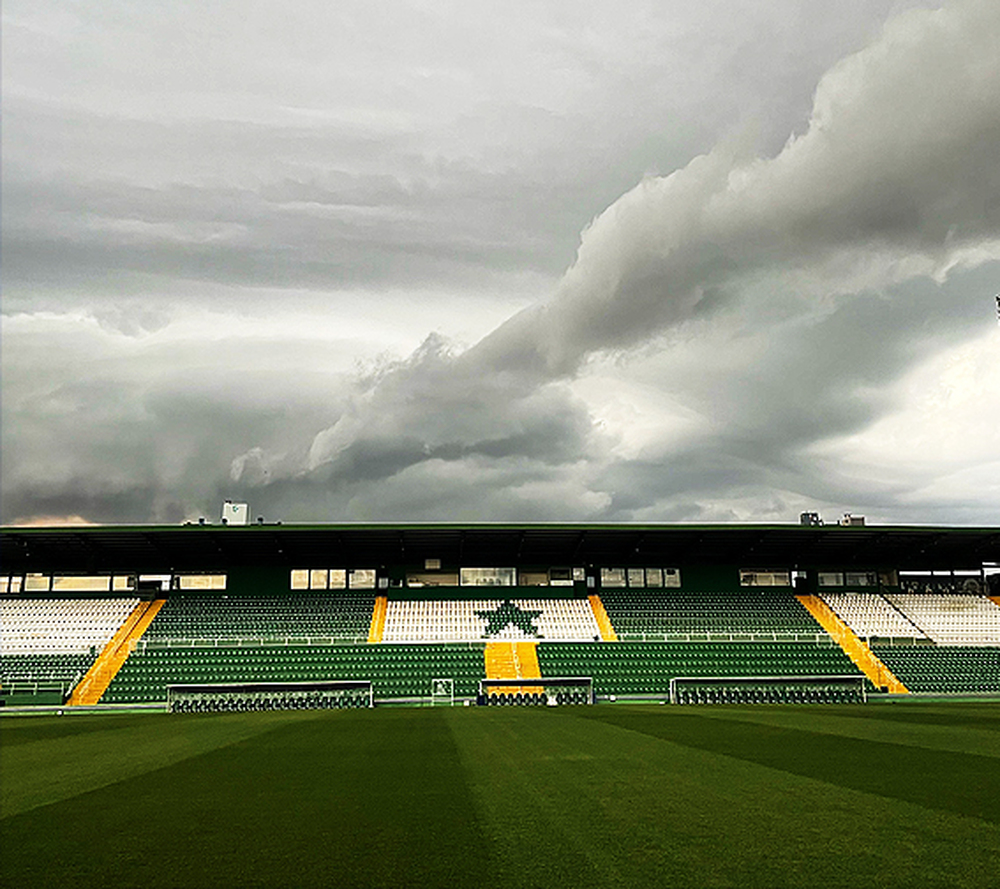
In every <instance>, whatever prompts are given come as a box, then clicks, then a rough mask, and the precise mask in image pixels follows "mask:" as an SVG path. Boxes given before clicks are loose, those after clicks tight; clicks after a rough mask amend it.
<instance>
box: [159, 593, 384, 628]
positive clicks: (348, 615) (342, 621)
mask: <svg viewBox="0 0 1000 889" xmlns="http://www.w3.org/2000/svg"><path fill="white" fill-rule="evenodd" d="M374 604H375V595H374V593H356V592H344V593H338V594H336V595H328V594H326V593H323V594H318V593H312V594H290V595H287V596H253V597H250V596H247V597H239V596H207V595H178V594H176V593H174V594H173V595H171V596H170V598H168V599H167V601H166V604H165V605H164V606H163V608H162V610H161V611H160V613H159V614H158V615H157V617H156V620H154V621H153V623H152V624H151V625H150V627H149V629H148V630H147V631H146V638H148V639H218V638H227V639H234V638H250V639H254V638H257V639H259V638H273V637H288V636H294V637H306V636H322V637H328V638H333V639H357V638H361V637H366V636H367V634H368V624H369V621H370V620H371V614H372V608H373V606H374Z"/></svg>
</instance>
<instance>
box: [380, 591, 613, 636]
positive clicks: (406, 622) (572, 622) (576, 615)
mask: <svg viewBox="0 0 1000 889" xmlns="http://www.w3.org/2000/svg"><path fill="white" fill-rule="evenodd" d="M503 601H504V600H501V599H464V600H447V599H442V600H423V601H399V600H390V601H389V603H388V608H387V610H386V617H385V629H384V631H383V633H382V641H383V642H482V641H484V640H487V641H490V640H495V641H502V642H541V641H546V642H552V641H556V642H592V641H593V640H594V638H595V637H599V636H600V634H601V630H600V628H599V627H598V626H597V621H596V620H595V618H594V612H593V611H592V610H591V608H590V602H589V601H588V600H586V599H514V600H512V601H513V604H514V605H516V606H517V607H518V608H520V609H521V610H522V611H540V612H541V614H540V615H539V616H538V617H537V618H535V619H534V621H533V626H534V627H536V628H537V630H538V635H537V636H533V635H531V634H529V633H525V632H524V631H523V630H522V629H520V628H519V627H517V626H514V625H513V624H507V626H505V627H503V628H502V629H500V630H499V632H497V633H496V634H495V635H491V636H487V635H486V627H487V621H486V619H485V618H482V617H479V616H478V615H477V614H476V612H477V611H480V612H485V611H495V610H496V609H497V608H499V607H500V606H501V605H502V604H503Z"/></svg>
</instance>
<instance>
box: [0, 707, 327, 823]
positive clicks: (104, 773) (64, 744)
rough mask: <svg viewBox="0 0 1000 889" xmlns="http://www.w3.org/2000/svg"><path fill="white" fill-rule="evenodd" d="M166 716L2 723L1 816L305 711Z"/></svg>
mask: <svg viewBox="0 0 1000 889" xmlns="http://www.w3.org/2000/svg"><path fill="white" fill-rule="evenodd" d="M259 716H260V717H261V718H259V719H253V720H248V719H246V718H244V717H242V716H239V715H236V714H233V715H219V716H215V717H201V718H199V717H192V718H191V719H190V720H180V721H179V720H178V719H176V718H171V717H169V716H166V715H165V714H162V713H160V714H145V715H136V714H115V715H94V716H74V717H56V716H51V717H30V718H16V717H3V719H0V745H2V747H3V756H2V757H0V816H2V817H4V818H6V817H8V816H9V815H15V814H18V813H20V812H26V811H28V810H30V809H33V808H35V807H37V806H43V805H47V804H49V803H53V802H57V801H59V800H63V799H69V798H70V797H73V796H76V795H77V794H80V793H86V792H87V791H90V790H96V789H97V788H99V787H104V786H105V785H108V784H114V783H116V782H118V781H122V780H125V779H126V778H130V777H134V776H137V775H142V774H145V773H146V772H150V771H153V770H155V769H160V768H163V767H164V766H166V765H170V764H171V763H176V762H181V761H183V760H185V759H189V758H190V757H192V756H199V755H201V754H203V753H206V752H208V751H210V750H216V749H218V748H220V747H225V746H227V745H229V744H233V743H236V742H238V741H241V740H244V739H245V738H249V737H253V736H254V735H259V734H261V733H262V732H266V731H270V730H271V729H273V728H275V727H277V726H279V725H282V724H284V723H286V722H287V721H288V720H289V718H290V717H291V718H297V719H299V720H301V719H302V718H311V714H306V713H302V714H294V715H292V714H281V715H279V714H259Z"/></svg>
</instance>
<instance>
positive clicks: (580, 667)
mask: <svg viewBox="0 0 1000 889" xmlns="http://www.w3.org/2000/svg"><path fill="white" fill-rule="evenodd" d="M538 660H539V663H540V664H541V667H542V675H543V676H591V677H592V678H593V680H594V690H595V692H596V693H597V694H598V695H612V694H614V695H628V694H666V692H667V691H668V690H669V686H670V680H671V679H672V678H674V677H679V676H681V677H683V676H688V677H699V676H704V677H722V676H734V677H752V676H757V677H792V676H855V675H858V676H860V675H861V674H860V672H859V671H858V668H857V667H855V665H854V664H853V663H852V662H851V659H850V658H849V657H848V656H847V655H846V654H844V652H843V651H842V650H841V649H840V648H838V647H836V646H834V645H831V644H825V645H821V644H817V643H815V642H745V643H744V642H617V643H615V642H609V643H599V644H589V645H587V644H573V643H563V644H557V643H541V644H540V645H539V646H538Z"/></svg>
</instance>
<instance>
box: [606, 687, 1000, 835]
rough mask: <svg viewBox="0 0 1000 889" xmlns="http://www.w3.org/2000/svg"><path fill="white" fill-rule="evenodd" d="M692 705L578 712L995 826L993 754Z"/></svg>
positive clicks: (997, 780)
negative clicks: (748, 718) (744, 717)
mask: <svg viewBox="0 0 1000 889" xmlns="http://www.w3.org/2000/svg"><path fill="white" fill-rule="evenodd" d="M724 712H725V711H724V709H722V708H718V709H717V710H715V715H711V714H709V715H705V714H702V713H699V711H698V709H697V708H690V709H683V710H682V709H681V708H671V709H670V710H665V709H664V708H659V709H653V708H649V707H613V708H612V707H606V708H591V709H590V710H589V711H588V712H587V713H586V717H587V718H590V719H597V720H601V721H604V722H608V723H611V724H613V725H617V726H620V727H622V728H626V729H628V730H630V731H636V732H642V733H644V734H650V735H653V736H655V737H659V738H663V739H665V740H668V741H670V742H672V743H674V744H683V745H684V746H687V747H695V748H698V749H700V750H708V751H711V752H713V753H718V754H723V755H725V756H730V757H734V758H736V759H742V760H746V761H749V762H754V763H757V764H759V765H763V766H767V767H769V768H774V769H780V770H781V771H784V772H790V773H792V774H796V775H802V776H804V777H808V778H815V779H818V780H821V781H826V782H829V783H831V784H835V785H838V786H841V787H849V788H852V789H854V790H860V791H863V792H865V793H871V794H878V795H880V796H885V797H890V798H894V799H900V800H906V801H907V802H911V803H916V804H917V805H921V806H926V807H928V808H933V809H940V810H943V811H947V812H954V813H956V814H959V815H964V816H966V817H971V818H979V819H982V820H984V821H991V822H994V823H998V824H1000V768H997V762H996V759H995V758H993V757H989V756H979V755H974V754H969V753H953V752H950V751H941V750H930V749H926V748H921V747H910V746H906V745H903V744H894V743H890V742H886V741H873V740H860V739H857V738H850V737H845V736H843V735H834V734H829V733H826V732H824V731H823V730H822V728H823V724H824V723H823V719H822V717H816V716H815V715H813V714H812V713H810V711H809V710H805V709H803V710H802V711H799V712H800V714H801V716H800V719H801V724H800V727H799V728H790V727H788V726H776V725H763V724H759V723H750V722H741V721H739V720H738V719H725V718H724Z"/></svg>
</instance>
